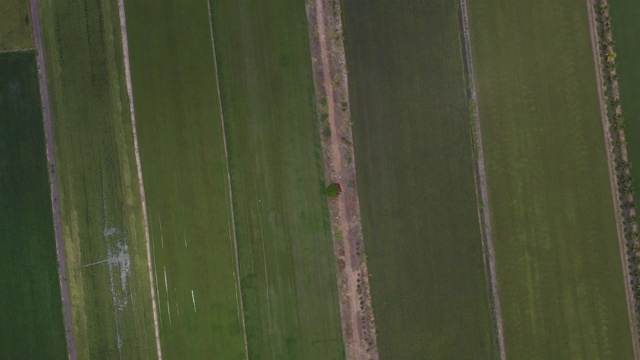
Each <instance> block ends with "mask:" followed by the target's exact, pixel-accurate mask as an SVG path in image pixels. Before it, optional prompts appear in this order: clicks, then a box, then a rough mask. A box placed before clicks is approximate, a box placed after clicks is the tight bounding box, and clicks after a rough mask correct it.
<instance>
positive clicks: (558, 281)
mask: <svg viewBox="0 0 640 360" xmlns="http://www.w3.org/2000/svg"><path fill="white" fill-rule="evenodd" d="M469 10H470V21H471V36H472V43H473V50H474V56H475V65H476V76H477V83H478V97H479V107H480V118H481V123H482V132H483V136H484V145H485V155H486V158H485V161H486V167H487V180H488V185H489V197H490V206H491V215H492V221H493V231H494V237H495V250H496V260H497V272H498V282H499V286H500V300H501V303H502V312H503V317H504V330H505V342H506V354H507V356H508V357H509V358H515V359H584V358H593V359H630V358H632V357H633V354H632V347H631V337H630V332H629V329H630V328H629V321H628V318H627V311H626V299H625V292H624V285H625V284H624V282H623V277H622V272H621V271H622V266H621V260H620V254H619V247H618V239H617V233H616V227H615V222H614V213H613V206H612V199H611V190H610V185H609V177H608V170H607V151H608V150H607V149H606V148H605V146H604V137H603V130H602V124H601V120H600V112H599V108H598V99H597V88H596V82H595V70H594V64H593V56H592V49H591V41H590V36H589V25H588V16H587V9H586V3H585V2H584V1H582V0H572V1H560V2H558V1H552V0H541V1H524V2H520V1H518V2H514V1H505V0H490V1H483V2H479V1H472V2H470V5H469Z"/></svg>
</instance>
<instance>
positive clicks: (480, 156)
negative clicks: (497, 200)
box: [460, 0, 507, 360]
mask: <svg viewBox="0 0 640 360" xmlns="http://www.w3.org/2000/svg"><path fill="white" fill-rule="evenodd" d="M460 15H461V17H462V26H463V29H462V31H463V36H464V50H465V55H466V62H467V71H468V78H469V85H470V87H471V99H470V100H471V104H472V106H473V120H474V123H475V128H476V133H477V134H476V138H475V139H474V140H475V141H476V143H477V156H476V160H477V163H478V165H477V166H478V180H479V187H480V189H479V190H480V200H481V201H482V204H483V205H484V206H483V209H482V214H481V219H482V220H483V221H484V238H485V241H484V242H483V243H484V245H485V247H486V248H485V251H486V255H487V258H488V259H487V260H488V262H489V277H490V279H489V281H490V282H491V294H492V297H493V304H492V305H493V311H494V315H495V322H496V324H495V325H496V327H497V329H498V349H499V350H500V359H501V360H506V358H507V355H506V351H505V348H504V328H503V321H502V308H501V307H500V294H499V290H498V275H497V272H496V260H495V250H494V246H493V234H492V232H491V214H490V211H489V195H488V191H487V175H486V171H485V167H484V149H483V147H482V132H481V129H480V112H479V109H478V98H477V91H476V79H475V71H474V69H473V55H472V53H471V34H470V30H469V13H468V10H467V0H460ZM481 226H482V224H481Z"/></svg>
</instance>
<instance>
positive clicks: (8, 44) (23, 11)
mask: <svg viewBox="0 0 640 360" xmlns="http://www.w3.org/2000/svg"><path fill="white" fill-rule="evenodd" d="M31 47H33V30H31V13H30V11H29V0H2V1H0V50H13V49H25V48H31Z"/></svg>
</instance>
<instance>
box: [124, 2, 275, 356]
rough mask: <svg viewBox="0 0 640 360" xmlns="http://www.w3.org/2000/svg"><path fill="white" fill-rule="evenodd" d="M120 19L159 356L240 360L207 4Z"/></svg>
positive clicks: (170, 6) (129, 9) (130, 8)
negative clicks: (151, 267)
mask: <svg viewBox="0 0 640 360" xmlns="http://www.w3.org/2000/svg"><path fill="white" fill-rule="evenodd" d="M126 16H127V30H128V38H129V49H130V56H131V59H130V62H131V76H132V86H133V97H134V102H135V112H136V123H137V126H136V127H137V131H138V139H139V142H140V143H139V144H140V157H141V163H142V171H143V179H144V185H145V193H146V206H147V212H148V218H149V226H150V233H151V241H152V245H153V260H154V265H155V277H156V278H155V280H156V289H155V291H156V292H157V299H158V309H159V313H160V330H161V332H160V335H161V340H162V341H161V343H162V350H163V355H164V356H165V357H166V358H168V359H179V358H187V359H205V358H212V359H245V358H246V354H245V344H244V328H243V325H242V313H241V311H242V310H241V306H240V302H239V300H240V296H241V294H240V289H239V287H238V284H237V276H238V275H237V271H236V266H237V264H236V257H235V247H234V241H235V237H234V235H233V226H232V225H233V224H232V220H233V219H232V217H231V216H232V210H231V202H230V199H229V192H228V186H229V184H228V181H227V179H228V178H227V174H228V171H227V163H226V161H227V160H226V158H225V147H224V141H223V136H224V134H223V129H222V123H221V118H220V116H221V115H220V114H221V113H220V104H219V101H218V92H217V87H216V81H217V79H216V76H215V63H214V57H213V49H212V46H211V28H210V23H209V11H208V7H207V2H206V1H182V0H176V1H172V2H165V6H151V7H150V6H148V4H145V3H142V2H135V1H128V2H127V3H126ZM265 356H266V355H265Z"/></svg>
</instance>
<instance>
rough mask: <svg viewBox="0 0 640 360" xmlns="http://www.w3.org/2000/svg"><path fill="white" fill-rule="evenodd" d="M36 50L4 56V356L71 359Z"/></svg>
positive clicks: (0, 222)
mask: <svg viewBox="0 0 640 360" xmlns="http://www.w3.org/2000/svg"><path fill="white" fill-rule="evenodd" d="M44 145H45V142H44V128H43V126H42V108H41V105H40V92H39V88H38V71H37V68H36V62H35V52H33V51H28V52H21V53H11V54H0V215H1V216H0V274H2V276H0V319H2V321H0V358H3V359H18V358H29V359H43V358H47V359H65V358H67V348H66V342H65V332H64V326H63V318H62V304H61V298H60V283H59V280H58V271H57V260H56V248H55V239H54V232H53V219H52V215H51V195H50V191H49V176H48V172H47V159H46V154H45V146H44Z"/></svg>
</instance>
